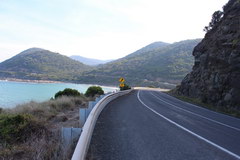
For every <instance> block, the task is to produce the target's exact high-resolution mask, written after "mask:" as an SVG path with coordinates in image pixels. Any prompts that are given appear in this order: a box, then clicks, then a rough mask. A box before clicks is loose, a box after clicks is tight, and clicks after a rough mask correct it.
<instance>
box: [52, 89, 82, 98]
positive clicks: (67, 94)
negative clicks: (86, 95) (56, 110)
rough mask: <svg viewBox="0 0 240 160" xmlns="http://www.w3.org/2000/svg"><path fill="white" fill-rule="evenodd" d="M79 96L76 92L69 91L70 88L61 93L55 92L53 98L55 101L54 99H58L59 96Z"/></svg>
mask: <svg viewBox="0 0 240 160" xmlns="http://www.w3.org/2000/svg"><path fill="white" fill-rule="evenodd" d="M80 95H81V94H80V93H79V92H78V90H76V89H71V88H66V89H64V90H63V91H59V92H57V93H56V94H55V96H54V97H55V99H56V98H59V97H61V96H73V97H76V96H80Z"/></svg>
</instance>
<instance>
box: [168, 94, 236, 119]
mask: <svg viewBox="0 0 240 160" xmlns="http://www.w3.org/2000/svg"><path fill="white" fill-rule="evenodd" d="M166 93H167V94H169V95H171V96H174V97H175V98H178V99H180V100H182V101H185V102H189V103H191V104H195V105H198V106H200V107H204V108H207V109H210V110H212V111H215V112H219V113H223V114H227V115H230V116H234V117H238V118H240V111H239V110H237V109H234V108H228V107H216V106H213V105H211V104H207V103H203V102H202V101H201V100H200V99H197V98H191V97H187V96H183V95H178V94H176V93H175V90H171V91H169V92H166Z"/></svg>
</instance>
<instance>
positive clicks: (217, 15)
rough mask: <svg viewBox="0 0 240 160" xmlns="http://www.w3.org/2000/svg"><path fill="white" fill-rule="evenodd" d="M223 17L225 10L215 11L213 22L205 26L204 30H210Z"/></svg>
mask: <svg viewBox="0 0 240 160" xmlns="http://www.w3.org/2000/svg"><path fill="white" fill-rule="evenodd" d="M222 17H223V12H222V11H215V12H214V13H213V15H212V20H211V22H210V23H209V25H208V26H205V27H204V29H203V30H204V31H205V32H208V31H210V30H211V29H212V28H213V27H214V26H215V25H216V24H217V23H218V22H220V20H221V19H222Z"/></svg>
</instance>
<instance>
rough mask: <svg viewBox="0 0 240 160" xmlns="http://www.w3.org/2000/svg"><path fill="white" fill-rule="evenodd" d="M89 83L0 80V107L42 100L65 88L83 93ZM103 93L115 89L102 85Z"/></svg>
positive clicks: (10, 106)
mask: <svg viewBox="0 0 240 160" xmlns="http://www.w3.org/2000/svg"><path fill="white" fill-rule="evenodd" d="M89 86H91V85H87V84H71V83H29V82H26V83H25V82H10V81H0V107H2V108H12V107H15V106H16V105H18V104H22V103H26V102H29V101H32V100H33V101H37V102H42V101H45V100H49V99H50V98H51V97H54V95H55V93H56V92H58V91H60V90H64V89H65V88H72V89H77V90H78V91H79V92H81V93H85V92H86V90H87V88H88V87H89ZM102 88H103V90H104V92H105V93H107V92H111V91H114V90H116V88H113V87H104V86H102Z"/></svg>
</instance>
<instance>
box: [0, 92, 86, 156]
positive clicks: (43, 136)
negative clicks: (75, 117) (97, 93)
mask: <svg viewBox="0 0 240 160" xmlns="http://www.w3.org/2000/svg"><path fill="white" fill-rule="evenodd" d="M89 100H90V99H88V98H86V97H85V96H84V95H80V96H78V97H64V96H63V97H60V98H57V99H52V100H49V101H46V102H42V103H37V102H33V101H32V102H29V103H26V104H22V105H18V106H16V107H15V108H13V109H0V159H53V160H54V159H59V160H65V159H69V158H70V157H69V156H71V155H69V154H68V153H69V152H67V151H66V148H64V149H63V148H62V147H61V135H60V129H61V125H59V124H60V123H62V122H63V121H64V122H65V121H67V119H61V118H59V117H60V116H61V115H63V114H65V113H68V112H73V111H76V113H78V112H77V111H78V108H83V107H86V106H87V103H88V101H89Z"/></svg>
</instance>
